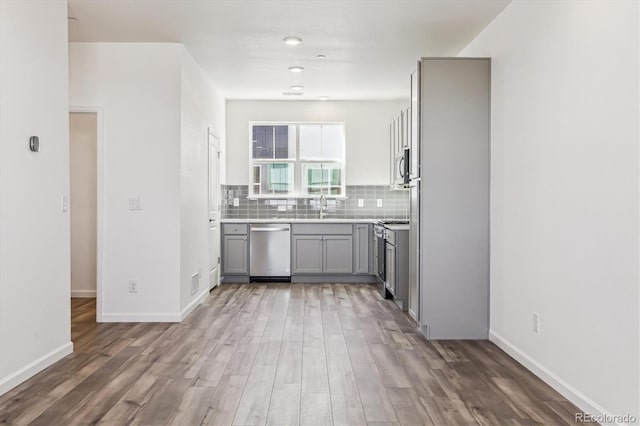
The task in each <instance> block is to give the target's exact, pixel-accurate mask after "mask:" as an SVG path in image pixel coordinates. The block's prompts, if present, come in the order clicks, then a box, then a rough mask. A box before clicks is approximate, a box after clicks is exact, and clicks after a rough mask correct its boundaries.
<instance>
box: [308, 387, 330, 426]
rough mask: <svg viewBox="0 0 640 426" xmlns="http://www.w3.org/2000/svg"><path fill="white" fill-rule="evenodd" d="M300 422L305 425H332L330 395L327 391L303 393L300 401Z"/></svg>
mask: <svg viewBox="0 0 640 426" xmlns="http://www.w3.org/2000/svg"><path fill="white" fill-rule="evenodd" d="M300 424H301V425H305V426H323V425H332V424H333V420H332V417H331V395H330V393H329V392H320V393H303V394H302V400H301V401H300Z"/></svg>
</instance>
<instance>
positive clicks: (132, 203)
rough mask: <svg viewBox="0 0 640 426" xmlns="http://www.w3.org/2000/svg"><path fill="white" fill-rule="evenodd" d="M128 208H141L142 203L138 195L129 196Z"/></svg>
mask: <svg viewBox="0 0 640 426" xmlns="http://www.w3.org/2000/svg"><path fill="white" fill-rule="evenodd" d="M129 210H142V203H141V202H140V196H139V195H138V196H136V197H129Z"/></svg>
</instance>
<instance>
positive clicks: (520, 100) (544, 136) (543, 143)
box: [460, 0, 640, 418]
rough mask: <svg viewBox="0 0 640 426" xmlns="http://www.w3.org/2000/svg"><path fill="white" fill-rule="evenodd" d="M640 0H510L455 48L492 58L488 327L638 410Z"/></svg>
mask: <svg viewBox="0 0 640 426" xmlns="http://www.w3.org/2000/svg"><path fill="white" fill-rule="evenodd" d="M638 4H639V3H638V2H636V1H589V2H584V1H563V2H550V1H544V0H541V1H527V2H513V3H511V4H510V5H509V6H508V7H507V8H506V9H505V10H504V12H502V14H501V15H499V16H498V17H497V18H496V19H495V20H494V21H493V22H492V23H491V24H490V25H489V26H488V27H487V28H486V29H485V30H484V31H483V32H482V33H481V34H480V35H479V36H478V37H477V38H476V39H475V40H474V41H473V42H471V44H470V45H469V46H468V47H467V48H465V49H464V50H463V51H462V52H461V53H460V56H491V57H492V58H493V72H492V86H493V88H492V115H493V117H492V160H491V161H492V171H491V181H492V196H491V203H492V207H491V330H492V338H493V339H494V340H495V341H497V342H498V343H500V344H501V345H502V346H503V347H505V348H507V349H508V350H509V351H510V352H511V353H513V354H514V355H515V356H516V357H517V358H518V359H520V360H521V361H524V362H525V364H526V365H528V366H529V367H531V368H533V369H534V371H537V373H538V374H541V375H542V376H543V377H545V378H546V379H547V380H549V381H550V382H551V383H553V384H554V385H555V386H556V387H557V388H558V389H560V390H562V391H563V392H564V393H565V394H566V395H568V396H569V397H571V398H572V399H573V401H574V402H576V403H578V404H579V405H580V406H581V408H583V409H585V410H587V411H589V412H592V413H594V414H597V413H598V411H601V410H603V411H608V412H609V413H613V414H617V415H623V414H626V413H629V414H633V415H635V416H636V418H638V417H639V416H640V413H639V408H638V401H639V395H638V388H639V383H638V377H639V372H638V368H639V364H640V362H639V352H638V339H639V334H640V331H639V327H638V323H639V318H638V312H639V310H640V309H639V306H638V300H639V298H638V282H639V273H638V256H639V252H638V243H639V241H638V231H639V227H638V217H639V208H638V202H639V200H638V193H639V180H638V178H639V175H638V171H639V151H638V140H639V127H638V125H639V123H638V120H639V105H638V90H639V83H638V73H639V58H638V55H639V47H640V46H639V37H638V19H639V18H638V17H639V14H638ZM534 312H537V313H539V315H540V332H539V334H535V333H533V331H532V315H533V313H534Z"/></svg>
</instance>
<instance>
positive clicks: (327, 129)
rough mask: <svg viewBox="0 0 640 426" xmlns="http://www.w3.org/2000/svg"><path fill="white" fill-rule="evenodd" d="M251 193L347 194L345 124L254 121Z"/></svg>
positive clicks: (280, 194) (295, 194)
mask: <svg viewBox="0 0 640 426" xmlns="http://www.w3.org/2000/svg"><path fill="white" fill-rule="evenodd" d="M251 136H252V137H251V165H250V181H251V185H250V191H249V195H250V196H254V197H257V196H264V197H274V196H286V197H295V196H303V197H305V196H308V197H313V196H320V195H321V194H325V195H329V196H344V191H345V189H344V188H345V181H344V173H345V171H344V170H345V169H344V157H345V137H344V124H342V123H304V124H291V123H287V124H284V123H283V124H258V123H252V124H251Z"/></svg>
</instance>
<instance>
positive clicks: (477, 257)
mask: <svg viewBox="0 0 640 426" xmlns="http://www.w3.org/2000/svg"><path fill="white" fill-rule="evenodd" d="M412 84H413V90H412V94H411V98H412V99H415V105H416V106H417V107H418V111H416V113H415V114H414V117H415V118H416V123H415V129H414V132H415V136H416V137H414V138H412V141H413V144H412V145H413V146H412V148H413V149H412V150H411V151H412V152H413V155H414V158H415V160H413V161H412V166H413V167H412V169H413V170H412V177H414V179H412V181H411V182H410V184H409V186H410V188H411V189H410V191H411V195H410V198H411V228H412V231H411V232H412V233H413V234H414V235H413V236H412V238H411V255H410V256H409V258H410V260H411V284H410V288H411V291H412V293H413V295H415V296H416V297H417V298H418V299H419V300H420V303H419V304H417V303H416V302H417V301H415V300H413V299H412V300H411V305H412V306H411V309H412V310H413V311H414V313H415V309H416V308H417V309H418V315H417V316H418V319H419V324H420V329H421V331H422V332H423V334H425V335H426V336H427V338H428V339H434V340H438V339H487V338H488V336H489V281H490V280H489V272H490V270H489V254H490V250H489V241H490V239H489V236H490V233H489V223H490V215H489V212H490V209H489V207H490V203H489V199H490V170H491V168H490V158H491V142H490V141H491V138H490V128H491V60H490V59H489V58H423V59H421V60H420V61H419V62H418V67H417V72H416V75H415V76H414V77H413V78H412ZM412 124H413V123H412ZM416 225H417V226H416ZM416 305H417V306H416Z"/></svg>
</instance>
